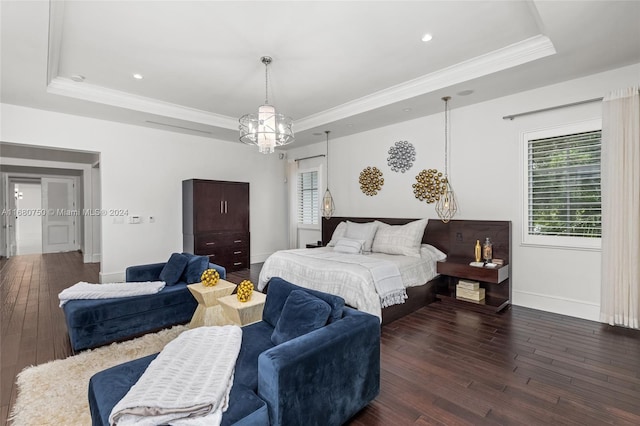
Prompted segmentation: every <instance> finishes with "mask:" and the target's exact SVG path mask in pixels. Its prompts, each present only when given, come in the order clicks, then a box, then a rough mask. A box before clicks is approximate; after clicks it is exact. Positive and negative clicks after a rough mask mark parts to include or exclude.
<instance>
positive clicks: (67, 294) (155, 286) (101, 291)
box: [58, 281, 165, 307]
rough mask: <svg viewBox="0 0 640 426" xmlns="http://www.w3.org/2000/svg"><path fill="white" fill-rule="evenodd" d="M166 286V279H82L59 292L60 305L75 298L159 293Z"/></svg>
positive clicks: (108, 297) (106, 297)
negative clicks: (91, 281) (116, 281)
mask: <svg viewBox="0 0 640 426" xmlns="http://www.w3.org/2000/svg"><path fill="white" fill-rule="evenodd" d="M164 286H165V282H164V281H147V282H139V283H109V284H90V283H86V282H84V281H81V282H79V283H77V284H74V285H72V286H71V287H69V288H65V289H64V290H62V291H61V292H60V294H58V298H59V299H60V307H62V305H64V304H65V303H67V302H68V301H69V300H75V299H111V298H114V297H132V296H142V295H145V294H154V293H158V292H159V291H160V290H162V289H163V288H164Z"/></svg>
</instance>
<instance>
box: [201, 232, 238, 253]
mask: <svg viewBox="0 0 640 426" xmlns="http://www.w3.org/2000/svg"><path fill="white" fill-rule="evenodd" d="M248 246H249V236H248V234H245V233H243V232H233V233H227V232H225V233H219V232H206V233H202V234H197V235H196V236H195V249H196V251H197V252H198V253H213V251H214V250H217V249H220V248H230V249H231V248H233V247H245V248H246V247H248Z"/></svg>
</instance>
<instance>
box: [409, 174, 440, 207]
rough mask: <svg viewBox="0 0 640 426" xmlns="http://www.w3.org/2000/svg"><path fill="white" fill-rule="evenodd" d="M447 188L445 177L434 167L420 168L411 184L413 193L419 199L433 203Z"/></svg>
mask: <svg viewBox="0 0 640 426" xmlns="http://www.w3.org/2000/svg"><path fill="white" fill-rule="evenodd" d="M446 190H447V178H446V176H445V177H443V176H442V173H441V172H439V171H437V170H436V169H428V170H422V171H421V172H420V173H418V175H417V176H416V183H414V184H413V194H414V195H415V197H416V198H417V199H418V200H420V201H426V202H427V203H429V204H431V203H435V202H436V201H438V200H439V199H440V197H441V196H442V195H443V194H444V193H445V192H446Z"/></svg>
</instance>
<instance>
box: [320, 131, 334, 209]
mask: <svg viewBox="0 0 640 426" xmlns="http://www.w3.org/2000/svg"><path fill="white" fill-rule="evenodd" d="M324 132H325V133H326V135H327V190H326V191H324V197H322V216H323V217H324V218H325V219H330V218H331V216H333V212H334V211H335V210H336V206H335V204H333V197H332V196H331V191H329V130H325V131H324Z"/></svg>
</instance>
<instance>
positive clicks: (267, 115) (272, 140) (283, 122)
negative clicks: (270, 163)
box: [239, 56, 294, 154]
mask: <svg viewBox="0 0 640 426" xmlns="http://www.w3.org/2000/svg"><path fill="white" fill-rule="evenodd" d="M260 61H261V62H262V63H263V64H264V80H265V84H264V86H265V94H264V99H265V100H264V105H260V107H258V113H257V114H245V115H243V116H242V117H240V120H239V121H240V141H241V142H243V143H246V144H247V145H256V146H257V147H258V151H260V152H261V153H263V154H271V153H272V152H273V151H274V150H275V148H276V146H282V145H287V144H290V143H291V142H293V141H294V138H293V129H292V126H293V122H292V121H291V118H290V117H287V116H285V115H283V114H278V113H277V112H276V108H275V107H274V106H273V105H269V73H268V68H269V64H270V63H271V62H272V59H271V57H269V56H263V57H262V58H260Z"/></svg>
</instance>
